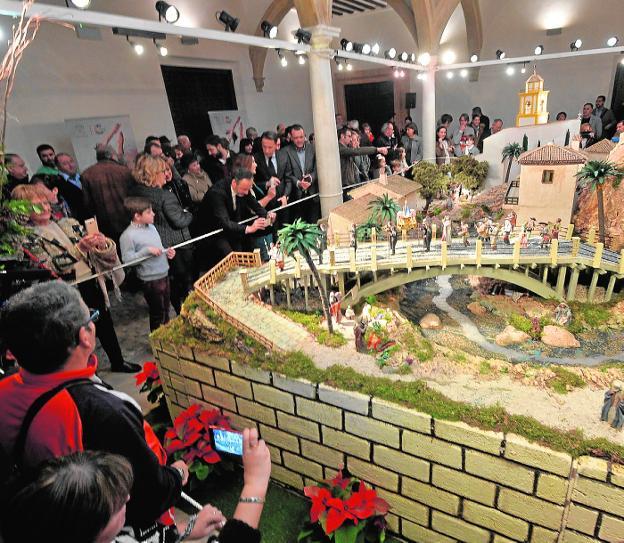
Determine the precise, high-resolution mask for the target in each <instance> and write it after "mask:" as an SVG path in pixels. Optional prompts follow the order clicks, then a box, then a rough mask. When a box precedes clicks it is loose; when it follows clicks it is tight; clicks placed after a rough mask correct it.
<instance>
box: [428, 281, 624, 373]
mask: <svg viewBox="0 0 624 543" xmlns="http://www.w3.org/2000/svg"><path fill="white" fill-rule="evenodd" d="M449 279H450V276H449V275H440V276H438V277H436V282H437V283H438V286H439V287H440V294H438V295H437V296H434V298H433V300H432V301H433V303H434V304H435V305H436V307H438V309H441V310H442V311H444V312H445V313H447V314H448V315H449V316H450V317H451V318H452V319H453V320H455V321H456V322H457V323H458V324H459V325H460V326H461V328H462V331H463V332H464V335H465V336H466V338H467V339H469V340H470V341H473V342H474V343H476V344H477V345H479V346H480V347H482V348H483V349H485V350H486V351H489V352H491V353H496V354H497V355H501V356H503V357H504V358H506V359H507V360H509V361H515V362H526V361H535V362H543V363H547V364H562V365H568V366H597V365H598V364H601V363H602V362H607V361H610V360H619V361H624V352H620V353H616V354H611V355H605V354H601V355H596V356H579V357H556V356H543V355H541V354H534V355H530V354H526V353H521V352H518V351H514V350H513V349H508V348H507V347H501V346H500V345H497V344H496V343H492V342H491V341H490V340H488V339H487V338H486V337H485V336H484V335H483V334H482V333H481V332H480V331H479V329H478V328H477V326H476V325H475V324H474V323H473V322H472V320H471V319H470V317H468V316H467V315H464V314H463V313H461V312H460V311H458V310H457V309H455V308H454V307H451V306H450V305H449V303H448V302H447V301H446V300H447V299H448V297H449V296H450V295H451V294H452V293H453V287H452V286H451V283H450V281H449Z"/></svg>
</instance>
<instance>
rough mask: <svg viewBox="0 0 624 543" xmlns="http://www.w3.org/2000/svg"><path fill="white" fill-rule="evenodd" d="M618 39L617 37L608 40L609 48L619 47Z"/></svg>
mask: <svg viewBox="0 0 624 543" xmlns="http://www.w3.org/2000/svg"><path fill="white" fill-rule="evenodd" d="M618 41H619V40H618V38H617V36H611V37H610V38H609V39H608V40H607V46H608V47H615V46H616V45H617V42H618Z"/></svg>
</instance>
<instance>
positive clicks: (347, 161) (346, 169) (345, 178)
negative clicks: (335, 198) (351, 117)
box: [338, 126, 388, 195]
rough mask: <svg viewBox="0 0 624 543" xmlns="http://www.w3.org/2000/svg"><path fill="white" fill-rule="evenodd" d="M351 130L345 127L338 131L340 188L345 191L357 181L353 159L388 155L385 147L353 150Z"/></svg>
mask: <svg viewBox="0 0 624 543" xmlns="http://www.w3.org/2000/svg"><path fill="white" fill-rule="evenodd" d="M351 137H352V133H351V129H350V128H347V127H346V126H344V127H342V128H341V129H340V130H338V152H339V153H340V174H341V177H342V187H343V190H344V191H345V195H346V190H348V188H349V187H350V186H351V185H355V183H357V182H358V181H359V177H358V175H359V174H358V171H357V167H356V166H355V162H354V161H353V158H354V157H355V156H358V155H372V154H375V153H381V154H382V155H386V154H387V153H388V148H387V147H368V146H367V147H358V148H357V149H354V148H353V147H352V146H351Z"/></svg>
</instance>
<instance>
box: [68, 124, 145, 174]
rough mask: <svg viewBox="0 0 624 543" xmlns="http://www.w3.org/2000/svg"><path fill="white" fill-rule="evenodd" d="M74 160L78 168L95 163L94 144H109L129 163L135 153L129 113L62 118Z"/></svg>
mask: <svg viewBox="0 0 624 543" xmlns="http://www.w3.org/2000/svg"><path fill="white" fill-rule="evenodd" d="M65 126H66V128H67V133H68V134H69V136H70V138H71V142H72V145H73V146H74V153H75V154H76V161H77V162H78V166H79V167H80V169H81V170H84V169H85V168H88V167H89V166H91V165H92V164H94V163H95V146H96V145H98V144H100V143H102V144H104V145H110V146H111V147H112V148H113V149H115V150H116V151H117V152H118V153H119V155H121V156H123V157H124V159H125V161H126V164H132V163H133V162H134V159H135V157H136V155H137V152H138V150H137V144H136V140H135V138H134V131H133V130H132V125H131V124H130V116H129V115H116V116H112V117H86V118H82V119H65Z"/></svg>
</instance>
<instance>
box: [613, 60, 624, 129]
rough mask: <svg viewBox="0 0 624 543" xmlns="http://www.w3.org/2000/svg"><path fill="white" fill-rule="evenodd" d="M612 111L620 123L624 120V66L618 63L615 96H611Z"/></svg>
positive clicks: (614, 85)
mask: <svg viewBox="0 0 624 543" xmlns="http://www.w3.org/2000/svg"><path fill="white" fill-rule="evenodd" d="M611 96H612V97H613V98H612V99H611V109H612V110H613V113H614V114H615V118H616V119H617V120H618V121H619V120H620V119H624V64H622V63H621V62H618V63H617V68H616V70H615V80H614V81H613V94H612V95H611Z"/></svg>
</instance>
